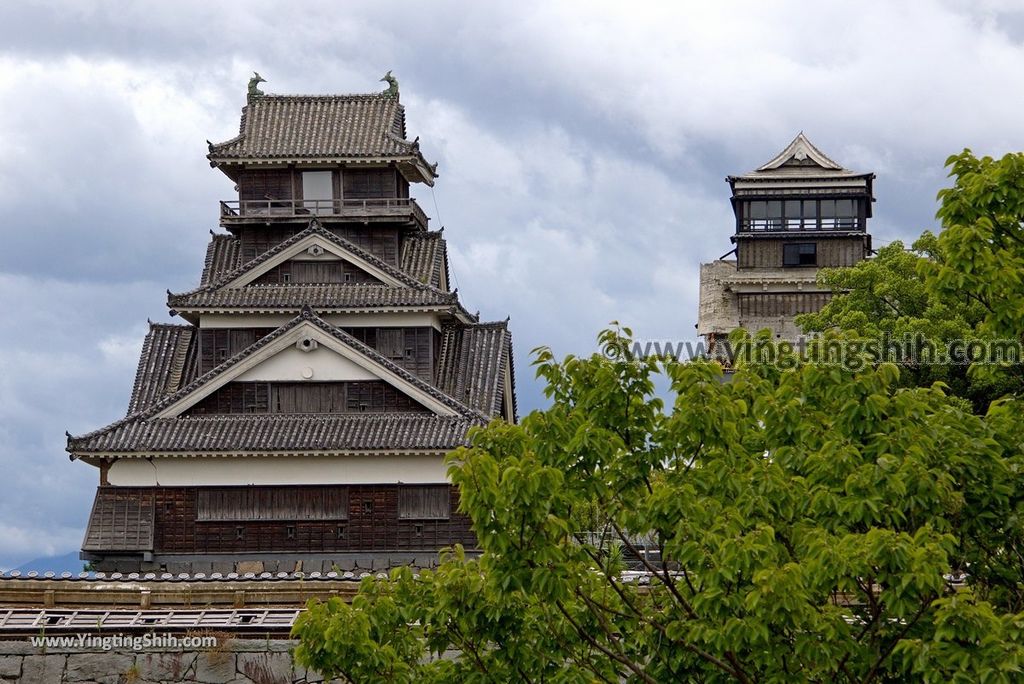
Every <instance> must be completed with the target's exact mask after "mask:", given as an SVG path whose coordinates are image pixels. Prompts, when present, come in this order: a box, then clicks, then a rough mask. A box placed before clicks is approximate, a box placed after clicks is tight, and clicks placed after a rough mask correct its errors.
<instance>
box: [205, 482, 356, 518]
mask: <svg viewBox="0 0 1024 684" xmlns="http://www.w3.org/2000/svg"><path fill="white" fill-rule="evenodd" d="M196 497H197V499H196V520H197V521H198V522H211V521H229V522H236V521H237V522H249V521H263V520H266V521H273V520H277V521H281V520H284V521H291V522H297V521H308V520H335V521H342V520H348V510H349V507H348V490H347V489H344V488H338V487H302V488H291V489H288V488H283V487H278V488H269V489H268V488H257V487H203V488H200V489H199V490H198V491H197V494H196Z"/></svg>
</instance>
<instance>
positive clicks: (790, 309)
mask: <svg viewBox="0 0 1024 684" xmlns="http://www.w3.org/2000/svg"><path fill="white" fill-rule="evenodd" d="M831 297H832V294H831V293H830V292H773V293H763V294H760V293H759V294H741V295H739V309H740V324H741V325H742V324H743V321H745V320H750V319H756V318H764V317H772V316H787V317H791V316H796V315H797V314H802V313H815V312H817V311H820V310H821V308H822V307H823V306H825V304H827V303H828V300H829V299H830V298H831Z"/></svg>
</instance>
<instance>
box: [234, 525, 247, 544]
mask: <svg viewBox="0 0 1024 684" xmlns="http://www.w3.org/2000/svg"><path fill="white" fill-rule="evenodd" d="M235 539H236V540H237V541H241V540H243V539H245V528H244V527H241V526H239V527H236V528H235Z"/></svg>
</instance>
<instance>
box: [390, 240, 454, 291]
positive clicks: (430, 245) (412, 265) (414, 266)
mask: <svg viewBox="0 0 1024 684" xmlns="http://www.w3.org/2000/svg"><path fill="white" fill-rule="evenodd" d="M401 267H402V270H403V271H404V272H406V273H408V274H409V275H410V276H412V277H413V278H415V279H416V280H417V281H419V282H421V283H426V284H427V285H431V286H433V287H438V288H439V287H441V284H442V283H447V282H448V246H447V244H446V243H445V241H444V238H442V237H441V233H440V232H434V233H412V234H409V235H406V236H405V238H404V239H403V240H402V257H401ZM442 275H443V276H444V277H443V278H442Z"/></svg>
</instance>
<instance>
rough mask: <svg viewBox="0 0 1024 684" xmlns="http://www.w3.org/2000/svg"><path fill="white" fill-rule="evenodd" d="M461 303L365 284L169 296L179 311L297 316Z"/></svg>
mask: <svg viewBox="0 0 1024 684" xmlns="http://www.w3.org/2000/svg"><path fill="white" fill-rule="evenodd" d="M458 303H459V300H458V295H457V294H456V293H454V292H450V293H449V292H441V291H440V290H435V289H426V288H424V289H416V288H411V287H393V286H390V285H373V284H364V283H333V284H326V285H305V284H297V283H291V284H286V285H246V286H245V287H239V288H233V289H228V288H223V289H220V290H201V291H196V292H192V293H185V294H180V295H176V294H172V295H169V296H168V297H167V305H168V306H169V307H171V308H172V309H176V310H179V311H189V310H195V309H206V310H233V309H255V310H257V311H282V312H288V313H294V312H297V311H299V310H300V309H301V308H302V307H303V306H305V305H309V306H311V307H313V308H314V309H316V310H317V311H321V312H334V311H350V310H357V309H377V308H394V307H438V308H443V307H457V306H458Z"/></svg>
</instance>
